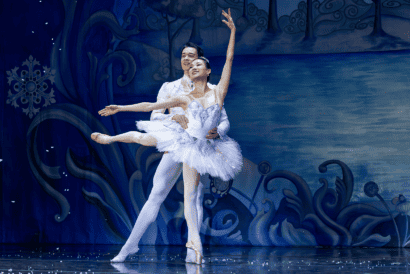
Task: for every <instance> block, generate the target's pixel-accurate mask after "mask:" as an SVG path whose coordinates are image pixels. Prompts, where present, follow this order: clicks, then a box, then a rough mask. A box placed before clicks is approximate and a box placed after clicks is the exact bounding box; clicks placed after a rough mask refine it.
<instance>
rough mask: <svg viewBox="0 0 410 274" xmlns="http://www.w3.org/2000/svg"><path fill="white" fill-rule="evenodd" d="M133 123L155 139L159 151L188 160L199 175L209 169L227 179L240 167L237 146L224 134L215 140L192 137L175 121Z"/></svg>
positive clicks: (176, 159) (212, 173) (179, 160)
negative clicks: (221, 137)
mask: <svg viewBox="0 0 410 274" xmlns="http://www.w3.org/2000/svg"><path fill="white" fill-rule="evenodd" d="M190 118H191V120H190V123H191V121H192V117H190ZM188 126H189V124H188ZM137 127H138V129H139V130H143V131H145V132H147V133H149V134H150V135H152V136H154V137H155V138H156V139H157V146H156V147H157V149H158V150H159V151H161V152H165V151H168V152H169V153H170V154H171V155H172V157H173V159H174V160H175V161H177V162H180V163H186V164H188V165H189V166H190V167H192V168H195V169H196V170H197V171H198V173H200V174H201V175H203V174H206V173H209V174H210V175H211V176H213V177H219V178H221V179H222V180H224V181H228V180H230V179H233V178H234V177H235V175H236V174H237V173H238V172H239V171H241V169H242V164H243V160H242V154H241V149H240V147H239V145H238V143H237V142H235V141H234V140H233V139H231V138H229V137H228V136H224V138H223V139H217V140H214V139H212V140H208V139H206V138H205V137H202V136H201V138H197V137H193V136H191V135H190V134H188V132H187V131H186V130H184V129H183V128H182V127H181V126H180V125H179V124H178V123H177V122H175V121H165V122H162V121H139V122H137ZM212 128H213V127H212ZM212 128H211V129H212Z"/></svg>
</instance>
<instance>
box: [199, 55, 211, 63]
mask: <svg viewBox="0 0 410 274" xmlns="http://www.w3.org/2000/svg"><path fill="white" fill-rule="evenodd" d="M198 59H203V60H204V61H206V62H207V63H208V64H209V60H208V59H207V58H205V57H203V56H201V57H198Z"/></svg>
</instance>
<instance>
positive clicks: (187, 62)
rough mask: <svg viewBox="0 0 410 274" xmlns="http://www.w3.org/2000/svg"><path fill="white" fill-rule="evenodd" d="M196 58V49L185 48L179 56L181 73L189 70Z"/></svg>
mask: <svg viewBox="0 0 410 274" xmlns="http://www.w3.org/2000/svg"><path fill="white" fill-rule="evenodd" d="M196 58H198V53H197V52H196V48H191V47H186V48H184V50H183V51H182V55H181V66H182V70H183V71H187V70H189V68H190V67H191V63H192V61H194V60H195V59H196Z"/></svg>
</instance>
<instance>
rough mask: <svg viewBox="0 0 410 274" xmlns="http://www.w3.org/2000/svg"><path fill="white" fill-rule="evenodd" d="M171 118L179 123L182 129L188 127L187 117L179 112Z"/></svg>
mask: <svg viewBox="0 0 410 274" xmlns="http://www.w3.org/2000/svg"><path fill="white" fill-rule="evenodd" d="M172 120H174V121H176V122H177V123H178V124H180V125H181V127H182V128H183V129H187V128H188V122H189V120H188V118H186V117H185V115H179V114H177V115H175V116H173V117H172Z"/></svg>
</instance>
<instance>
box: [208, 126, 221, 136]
mask: <svg viewBox="0 0 410 274" xmlns="http://www.w3.org/2000/svg"><path fill="white" fill-rule="evenodd" d="M219 137H220V136H219V133H218V132H217V129H216V127H215V128H213V129H211V130H210V131H208V135H206V139H218V138H219Z"/></svg>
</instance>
